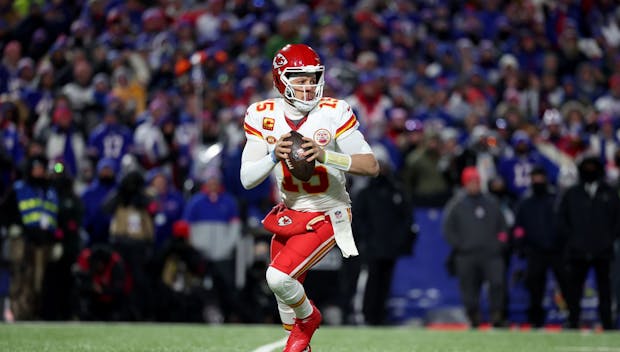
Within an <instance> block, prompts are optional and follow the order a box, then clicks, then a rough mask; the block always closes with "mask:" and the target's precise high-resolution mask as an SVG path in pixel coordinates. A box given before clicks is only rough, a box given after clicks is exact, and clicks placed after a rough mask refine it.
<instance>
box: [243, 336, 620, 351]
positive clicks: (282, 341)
mask: <svg viewBox="0 0 620 352" xmlns="http://www.w3.org/2000/svg"><path fill="white" fill-rule="evenodd" d="M286 340H288V336H285V337H283V338H281V339H280V340H278V341H276V342H272V343H268V344H266V345H262V346H260V347H258V348H257V349H255V350H252V352H272V351H273V350H274V349H275V348H278V347H284V345H286ZM619 352H620V351H619Z"/></svg>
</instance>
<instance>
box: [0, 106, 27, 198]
mask: <svg viewBox="0 0 620 352" xmlns="http://www.w3.org/2000/svg"><path fill="white" fill-rule="evenodd" d="M14 106H15V104H13V103H12V102H11V101H5V102H1V103H0V135H1V136H2V140H1V143H0V168H1V169H2V171H0V197H1V196H2V195H4V194H5V193H6V192H7V191H8V189H9V187H10V185H11V184H12V183H13V182H14V181H15V178H16V177H17V172H16V171H17V168H18V167H19V166H20V163H21V162H22V160H23V158H24V155H25V150H24V146H23V144H22V138H21V136H20V133H19V131H18V129H17V126H16V125H15V121H12V119H14V118H16V117H17V116H15V115H14V114H13V113H12V111H13V108H14Z"/></svg>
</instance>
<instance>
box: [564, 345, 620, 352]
mask: <svg viewBox="0 0 620 352" xmlns="http://www.w3.org/2000/svg"><path fill="white" fill-rule="evenodd" d="M556 350H558V351H562V352H620V347H604V346H601V347H594V346H561V347H557V348H556Z"/></svg>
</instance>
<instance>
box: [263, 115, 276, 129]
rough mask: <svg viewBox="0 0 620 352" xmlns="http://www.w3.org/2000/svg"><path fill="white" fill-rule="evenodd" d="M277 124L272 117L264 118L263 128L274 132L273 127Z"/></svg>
mask: <svg viewBox="0 0 620 352" xmlns="http://www.w3.org/2000/svg"><path fill="white" fill-rule="evenodd" d="M275 124H276V120H274V119H273V118H271V117H265V118H263V128H264V129H266V130H269V131H273V125H275Z"/></svg>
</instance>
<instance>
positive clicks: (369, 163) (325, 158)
mask: <svg viewBox="0 0 620 352" xmlns="http://www.w3.org/2000/svg"><path fill="white" fill-rule="evenodd" d="M303 139H304V140H305V141H306V143H304V144H303V145H302V147H303V148H304V149H307V150H306V152H305V153H304V154H305V156H306V159H307V160H308V161H312V160H314V159H316V160H318V161H319V162H320V163H322V164H325V165H329V166H332V167H335V168H337V169H339V170H342V171H345V172H348V173H351V174H355V175H361V176H377V175H378V174H379V163H378V162H377V159H376V158H375V155H374V154H373V152H372V149H371V148H370V145H368V142H366V140H365V139H364V136H363V135H362V133H361V132H360V131H357V130H356V131H353V132H352V133H350V134H348V135H347V136H345V137H342V138H340V139H339V140H338V141H337V143H338V147H339V148H340V150H341V151H342V153H338V152H335V151H331V150H326V149H323V148H321V147H320V146H318V145H317V144H316V143H315V142H314V141H313V140H312V138H309V137H304V138H303Z"/></svg>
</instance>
